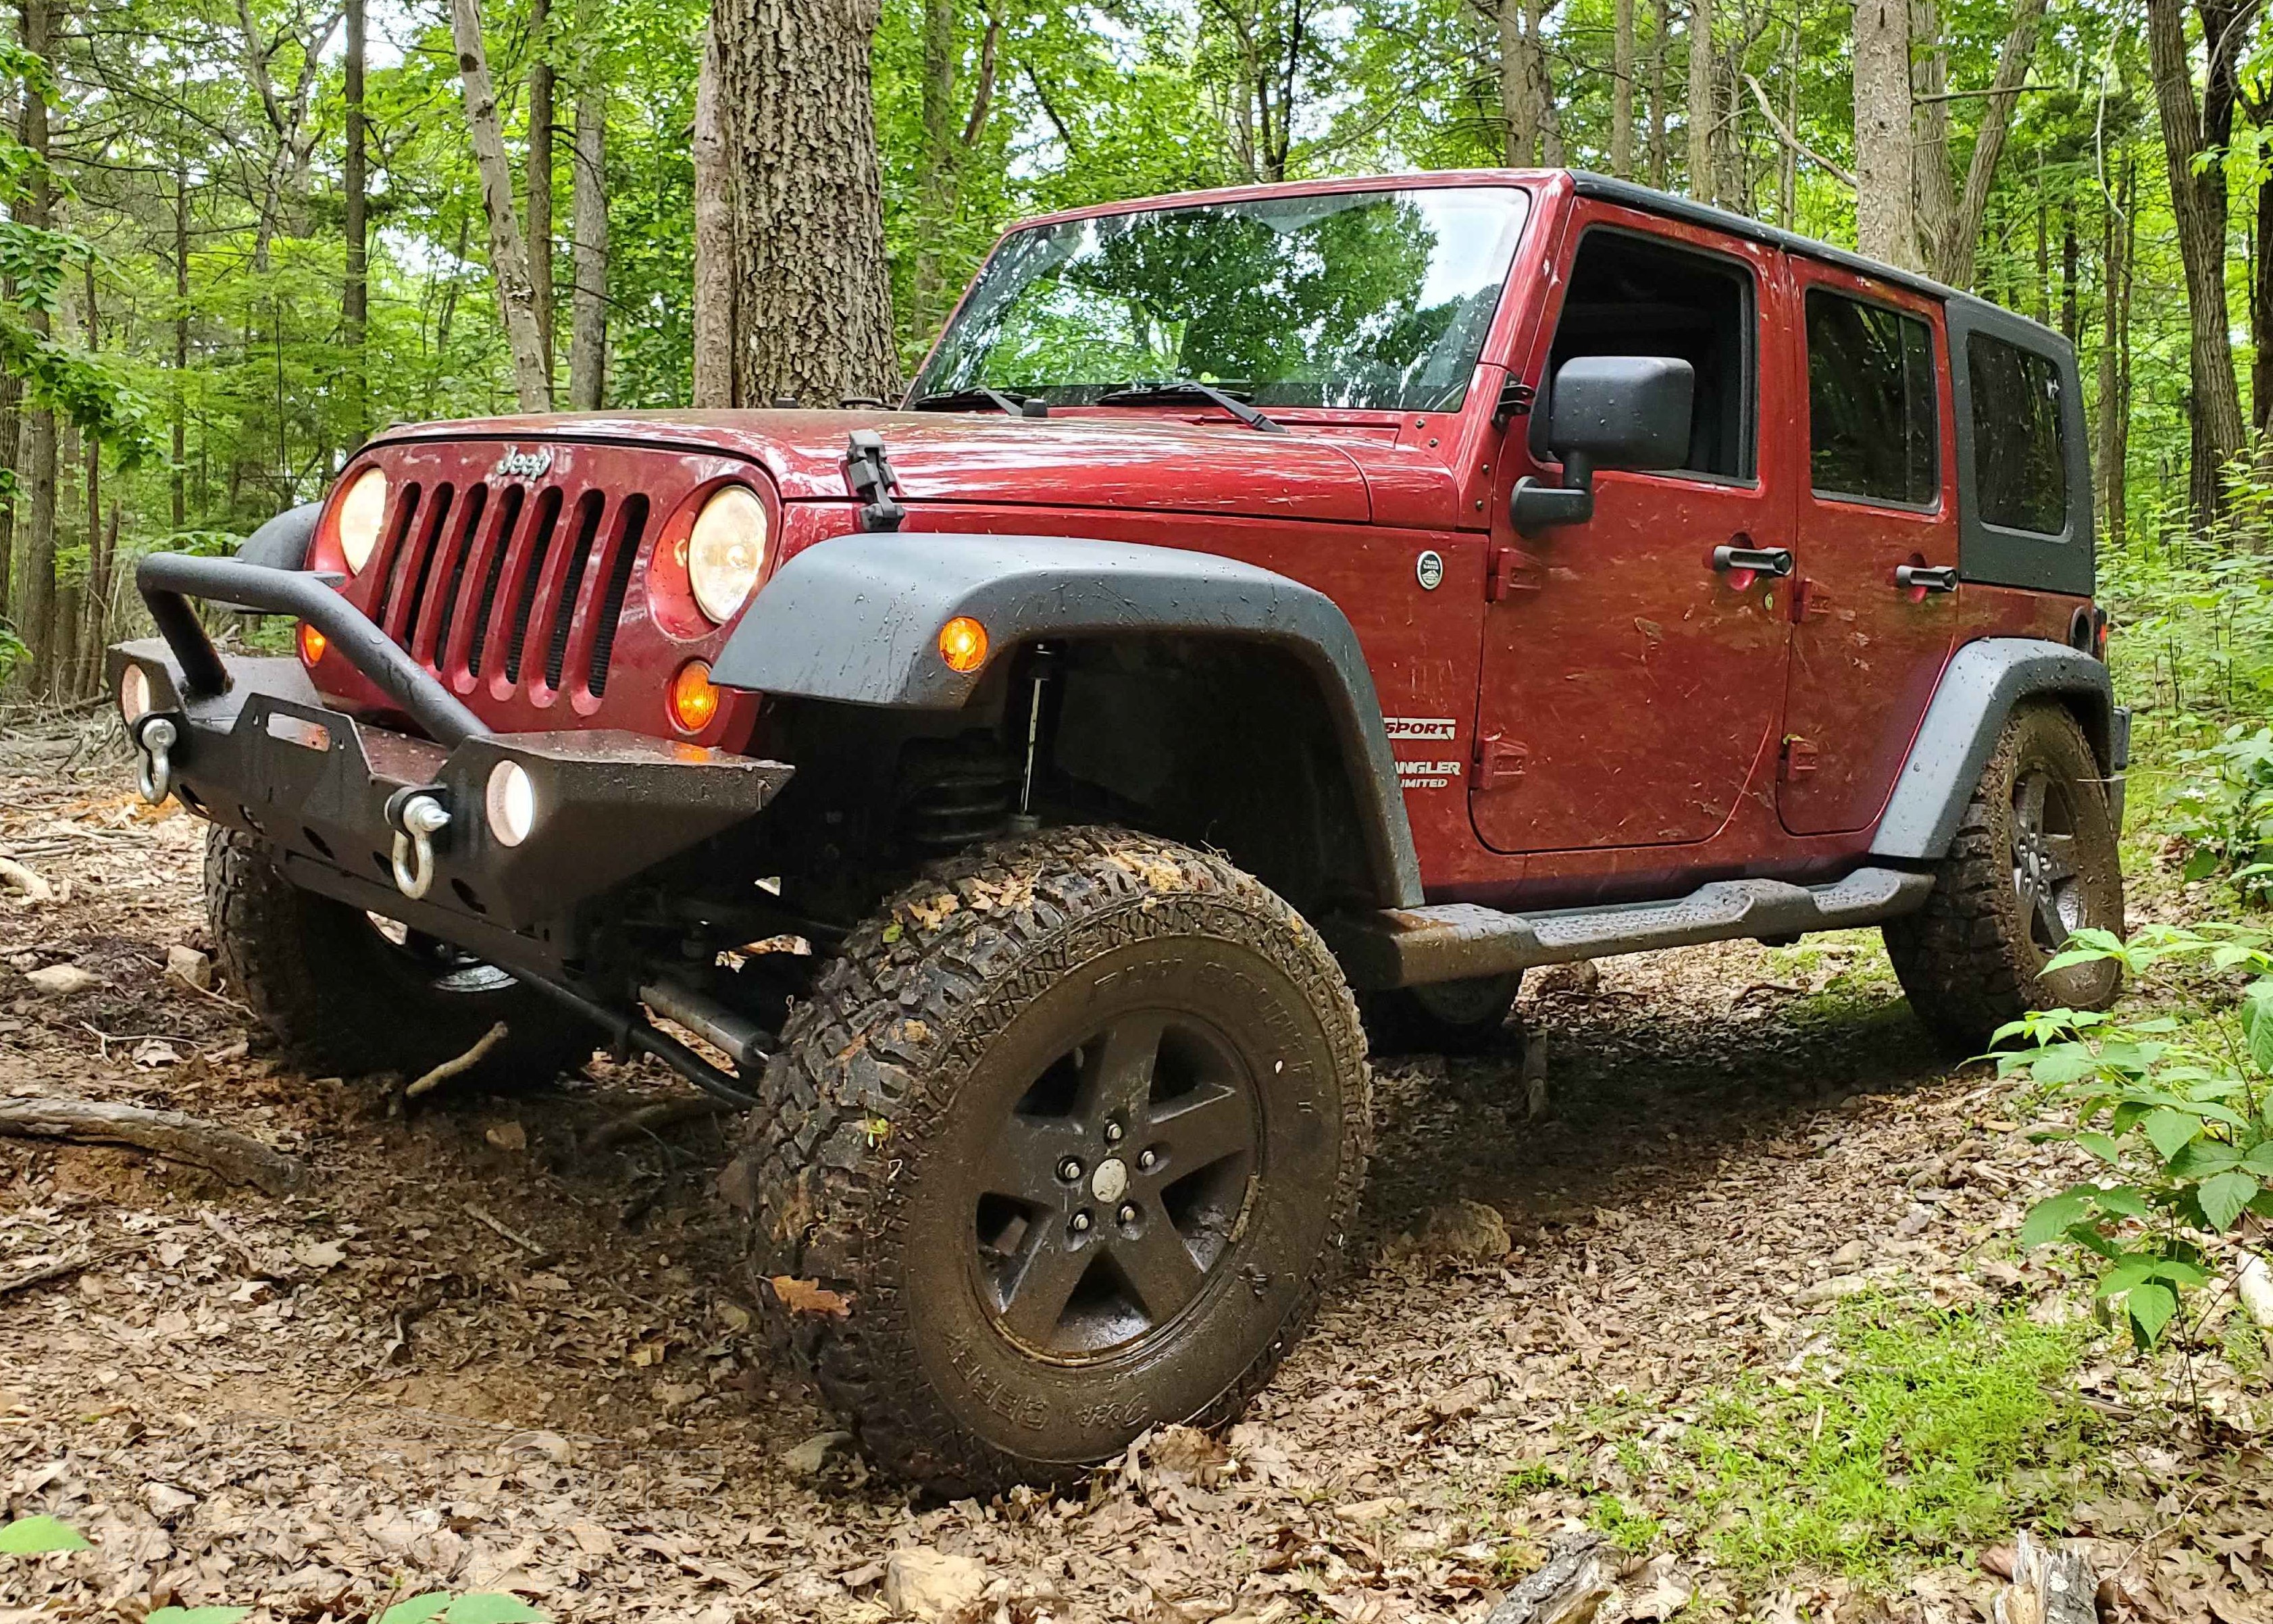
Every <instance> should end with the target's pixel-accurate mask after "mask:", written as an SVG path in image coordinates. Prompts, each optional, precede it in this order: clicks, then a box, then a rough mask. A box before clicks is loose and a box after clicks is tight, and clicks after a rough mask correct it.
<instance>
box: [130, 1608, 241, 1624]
mask: <svg viewBox="0 0 2273 1624" xmlns="http://www.w3.org/2000/svg"><path fill="white" fill-rule="evenodd" d="M251 1611H252V1609H251V1608H250V1607H161V1608H159V1609H158V1610H157V1611H156V1612H154V1613H149V1614H147V1615H146V1616H145V1617H144V1619H143V1620H142V1624H236V1621H237V1620H239V1619H241V1618H243V1617H244V1615H245V1614H246V1613H250V1612H251Z"/></svg>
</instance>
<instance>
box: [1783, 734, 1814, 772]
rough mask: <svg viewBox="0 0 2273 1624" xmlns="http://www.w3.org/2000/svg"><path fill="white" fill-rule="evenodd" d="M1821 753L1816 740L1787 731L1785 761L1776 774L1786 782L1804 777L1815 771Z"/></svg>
mask: <svg viewBox="0 0 2273 1624" xmlns="http://www.w3.org/2000/svg"><path fill="white" fill-rule="evenodd" d="M1818 755H1819V752H1818V750H1817V749H1816V746H1815V741H1814V740H1812V739H1803V738H1801V737H1800V736H1799V735H1798V734H1797V733H1787V734H1785V735H1784V741H1783V761H1782V765H1781V767H1780V769H1779V771H1778V772H1777V774H1776V776H1777V777H1778V778H1782V780H1783V781H1784V782H1785V783H1787V784H1789V783H1790V782H1791V781H1792V780H1793V779H1794V778H1806V777H1808V776H1809V775H1811V774H1812V773H1813V772H1814V771H1815V766H1816V760H1817V756H1818Z"/></svg>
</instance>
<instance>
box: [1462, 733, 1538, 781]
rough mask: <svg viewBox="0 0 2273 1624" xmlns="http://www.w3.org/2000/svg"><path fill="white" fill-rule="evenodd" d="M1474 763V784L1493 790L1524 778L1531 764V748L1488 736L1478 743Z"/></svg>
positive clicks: (1495, 736) (1498, 737)
mask: <svg viewBox="0 0 2273 1624" xmlns="http://www.w3.org/2000/svg"><path fill="white" fill-rule="evenodd" d="M1474 761H1475V780H1474V782H1475V783H1476V785H1477V786H1479V787H1481V788H1483V789H1493V788H1497V786H1500V785H1503V784H1508V783H1512V782H1513V781H1514V780H1515V779H1517V778H1521V777H1522V776H1523V770H1524V768H1526V767H1527V766H1528V765H1530V763H1531V747H1530V746H1528V745H1526V744H1519V743H1518V742H1517V741H1515V740H1513V739H1503V738H1501V737H1500V736H1499V735H1498V734H1497V733H1492V734H1488V735H1486V736H1484V737H1482V738H1479V739H1478V740H1477V741H1476V748H1475V755H1474Z"/></svg>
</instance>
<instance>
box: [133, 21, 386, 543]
mask: <svg viewBox="0 0 2273 1624" xmlns="http://www.w3.org/2000/svg"><path fill="white" fill-rule="evenodd" d="M364 32H365V22H364V0H348V57H347V64H346V76H347V86H346V90H347V103H348V108H347V115H348V117H347V122H348V129H347V141H348V148H347V162H346V163H345V165H344V166H343V168H342V170H341V182H342V184H343V189H344V190H345V192H346V193H347V197H346V211H347V219H346V222H345V223H344V227H343V229H344V230H345V232H346V235H347V283H346V286H345V287H344V288H343V289H341V305H340V309H341V327H342V331H343V335H344V336H345V338H346V340H347V350H348V401H349V407H348V410H349V423H348V432H349V433H350V434H351V435H353V436H354V437H355V438H356V440H361V439H362V438H363V437H364V434H365V433H366V432H368V431H369V429H370V427H371V364H370V358H369V357H368V356H366V355H365V354H364V340H365V339H366V338H368V337H369V335H370V330H371V258H370V255H371V229H370V224H369V220H368V213H367V211H368V209H369V190H370V181H369V178H368V169H369V157H368V154H367V143H368V140H369V134H368V130H367V126H366V125H365V124H364V104H363V97H364ZM177 178H178V177H177ZM187 223H188V222H187V221H186V220H179V221H177V222H176V228H177V231H176V250H177V259H181V258H185V257H186V248H187V244H186V229H185V228H186V226H187ZM183 269H184V271H186V269H187V267H186V265H184V267H183ZM186 292H187V289H184V295H186ZM186 337H187V329H186V327H185V328H184V329H183V332H182V335H180V337H177V339H176V349H177V350H178V349H181V348H183V347H184V345H183V340H184V339H186ZM187 359H188V357H186V356H177V357H176V360H175V367H176V371H177V372H178V370H179V369H180V368H181V367H182V366H183V365H185V364H186V362H187ZM176 393H177V395H178V391H176ZM181 433H182V418H181V411H180V409H179V407H178V406H177V407H176V410H175V413H174V466H175V469H176V472H175V475H174V502H175V506H176V508H177V509H178V508H179V507H180V505H181V488H182V483H181V480H182V477H181V474H180V471H179V470H180V468H181V462H182V445H181ZM181 524H182V519H181V515H180V514H179V512H178V511H177V512H176V515H175V516H174V527H175V528H176V530H178V529H180V528H181Z"/></svg>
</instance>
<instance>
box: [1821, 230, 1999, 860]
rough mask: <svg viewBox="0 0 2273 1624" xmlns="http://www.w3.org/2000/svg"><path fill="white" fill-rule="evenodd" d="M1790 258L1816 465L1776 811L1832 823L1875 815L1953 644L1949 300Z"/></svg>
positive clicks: (1824, 827) (1844, 824) (1828, 827)
mask: <svg viewBox="0 0 2273 1624" xmlns="http://www.w3.org/2000/svg"><path fill="white" fill-rule="evenodd" d="M1792 268H1793V280H1794V282H1795V284H1796V286H1795V289H1794V290H1795V292H1796V294H1797V299H1798V304H1799V311H1800V316H1801V320H1802V322H1803V324H1804V330H1805V334H1806V353H1805V355H1804V357H1799V358H1798V359H1797V368H1798V371H1797V376H1796V377H1795V380H1794V385H1793V393H1794V394H1795V395H1797V398H1799V399H1800V400H1803V401H1804V402H1806V403H1807V422H1806V444H1807V447H1808V472H1807V477H1806V478H1805V479H1804V481H1803V482H1802V483H1803V484H1804V485H1805V487H1806V488H1805V489H1804V491H1802V492H1801V493H1800V497H1799V518H1798V533H1799V539H1798V541H1797V545H1796V551H1797V554H1798V560H1799V563H1798V573H1797V575H1795V576H1794V578H1793V585H1794V586H1795V588H1796V593H1795V599H1794V601H1795V604H1796V606H1797V625H1796V626H1795V627H1794V628H1793V633H1792V653H1791V692H1790V697H1789V702H1788V703H1787V704H1786V706H1785V711H1784V737H1783V741H1782V760H1781V761H1780V762H1779V763H1777V771H1778V783H1777V786H1776V808H1777V810H1778V812H1779V813H1780V814H1781V816H1782V819H1783V825H1784V827H1785V828H1787V829H1789V830H1790V831H1792V832H1794V833H1795V834H1821V833H1827V832H1831V831H1845V830H1853V829H1862V828H1864V827H1866V826H1868V825H1869V824H1871V823H1873V822H1875V821H1876V820H1877V818H1878V816H1879V810H1880V808H1883V807H1884V806H1885V805H1886V804H1887V796H1888V795H1889V794H1890V793H1893V789H1894V775H1895V774H1896V773H1897V772H1899V771H1902V761H1903V758H1904V757H1905V756H1907V755H1908V754H1909V747H1910V740H1911V737H1912V735H1913V734H1915V733H1917V726H1918V722H1919V720H1920V718H1923V717H1924V715H1925V708H1926V705H1927V703H1929V702H1930V701H1931V700H1932V698H1933V688H1934V683H1935V682H1936V680H1939V677H1940V675H1941V667H1942V664H1943V662H1944V660H1945V659H1947V657H1948V651H1949V645H1950V640H1951V638H1952V636H1953V635H1954V629H1955V627H1956V614H1955V609H1956V604H1957V590H1956V586H1957V572H1956V569H1955V568H1954V566H1955V565H1956V563H1957V505H1956V503H1955V501H1954V500H1953V499H1952V497H1951V494H1950V492H1951V490H1952V487H1953V485H1954V477H1953V474H1952V471H1951V470H1953V469H1954V466H1955V463H1956V442H1955V440H1954V430H1953V429H1952V428H1951V426H1950V410H1949V405H1948V402H1949V399H1950V390H1949V345H1948V342H1947V336H1946V335H1945V334H1944V332H1943V330H1942V326H1941V320H1940V315H1941V312H1940V310H1939V306H1938V305H1936V303H1935V302H1934V301H1932V300H1931V299H1927V298H1925V297H1922V296H1920V295H1917V294H1914V293H1911V292H1909V290H1908V289H1903V288H1900V287H1897V286H1894V285H1892V284H1889V283H1885V282H1879V281H1877V280H1875V279H1873V278H1871V277H1866V276H1859V275H1857V274H1852V273H1850V272H1848V271H1846V270H1843V269H1841V268H1840V267H1835V266H1830V265H1824V264H1820V263H1817V262H1814V261H1810V260H1804V259H1795V260H1794V262H1793V267H1792ZM1904 566H1908V567H1909V568H1907V569H1905V568H1904Z"/></svg>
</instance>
